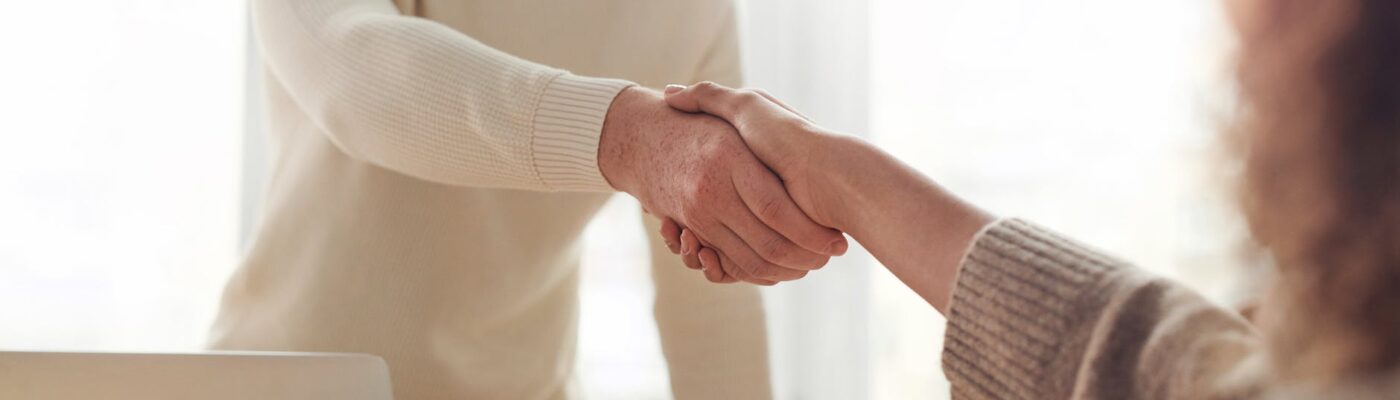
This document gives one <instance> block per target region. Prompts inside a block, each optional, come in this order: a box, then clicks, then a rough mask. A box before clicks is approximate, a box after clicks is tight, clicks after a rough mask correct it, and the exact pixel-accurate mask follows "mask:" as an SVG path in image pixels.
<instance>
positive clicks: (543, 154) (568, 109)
mask: <svg viewBox="0 0 1400 400" xmlns="http://www.w3.org/2000/svg"><path fill="white" fill-rule="evenodd" d="M632 85H634V83H632V82H628V81H623V80H616V79H602V78H589V77H582V76H576V75H572V74H568V73H564V74H561V75H559V76H557V77H555V78H554V80H553V81H551V82H550V83H549V85H548V86H546V87H545V89H544V92H543V94H542V95H541V96H540V103H539V106H538V107H537V108H536V111H535V117H534V133H533V136H532V139H531V144H530V146H531V151H532V152H533V154H534V162H535V170H536V172H538V173H539V177H540V181H542V182H543V183H544V185H545V187H546V188H547V189H549V190H567V191H592V192H610V191H612V190H613V188H612V186H610V185H608V181H607V180H606V179H603V173H602V172H601V171H599V170H598V137H599V136H600V135H602V133H603V120H604V119H605V118H606V117H607V115H608V107H609V106H610V105H611V104H612V101H613V98H614V97H617V94H618V93H620V92H622V89H625V88H627V87H629V86H632Z"/></svg>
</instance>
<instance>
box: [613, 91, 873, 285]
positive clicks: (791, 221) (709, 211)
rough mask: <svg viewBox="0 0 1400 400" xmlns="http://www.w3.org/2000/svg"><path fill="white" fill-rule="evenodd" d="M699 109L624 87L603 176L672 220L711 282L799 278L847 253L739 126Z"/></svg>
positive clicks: (675, 244) (671, 239)
mask: <svg viewBox="0 0 1400 400" xmlns="http://www.w3.org/2000/svg"><path fill="white" fill-rule="evenodd" d="M701 86H705V85H701ZM701 86H697V88H700V87H701ZM714 88H715V89H716V90H718V89H719V88H718V86H715V87H714ZM671 105H675V103H672V104H671ZM694 111H701V110H700V109H685V108H683V107H682V108H679V109H673V108H672V107H671V106H670V105H668V104H667V103H666V101H665V100H663V98H662V95H661V93H657V92H655V91H651V90H647V89H642V88H630V89H627V90H624V91H623V92H622V93H621V94H619V95H618V97H617V99H616V100H614V103H613V105H612V107H610V108H609V111H608V116H607V119H606V120H605V122H604V126H603V135H602V137H601V138H600V141H599V144H598V148H599V151H598V166H599V169H600V170H601V171H602V173H603V175H604V177H605V178H607V179H608V182H609V183H610V184H612V186H613V187H615V188H617V189H618V190H621V191H624V192H627V193H629V194H631V195H633V196H634V197H636V198H637V200H638V201H640V202H641V204H642V206H643V208H644V209H645V210H646V211H647V212H648V213H650V214H653V215H656V216H658V217H660V218H662V219H663V220H664V221H666V229H664V230H665V231H666V232H669V233H672V234H671V235H664V237H665V238H666V241H667V244H668V247H669V248H670V250H671V251H672V252H673V253H677V254H683V255H684V256H683V258H684V260H685V263H686V265H687V266H689V267H691V268H694V269H701V270H704V273H705V276H706V278H707V279H709V280H710V281H714V282H735V281H745V282H750V283H754V284H760V285H772V284H775V283H777V282H779V281H787V280H793V279H798V278H801V277H803V276H805V275H806V274H807V272H808V271H810V270H814V269H817V268H820V267H821V266H823V265H825V264H826V262H827V261H828V259H829V258H830V257H831V256H835V255H841V254H843V253H845V251H846V248H847V243H846V240H845V237H844V236H843V235H842V234H841V232H839V231H836V230H834V229H831V228H828V227H827V226H825V225H823V224H821V223H819V222H817V221H814V220H813V219H812V218H811V216H809V215H808V214H807V213H805V212H804V211H803V208H802V207H800V205H799V203H798V202H797V201H796V199H794V198H793V197H792V196H791V195H790V193H791V192H792V187H791V186H790V185H789V186H786V187H785V186H784V182H783V181H782V180H781V179H780V178H779V177H778V176H777V175H775V174H774V170H771V169H770V167H769V166H770V165H771V164H768V165H765V163H764V162H762V161H760V160H759V157H757V156H755V154H754V151H753V150H751V144H749V143H746V142H745V138H743V137H741V136H740V132H739V131H736V129H735V126H737V125H734V124H733V121H730V122H726V121H724V120H721V119H719V118H717V117H715V116H713V115H706V114H697V113H692V112H694Z"/></svg>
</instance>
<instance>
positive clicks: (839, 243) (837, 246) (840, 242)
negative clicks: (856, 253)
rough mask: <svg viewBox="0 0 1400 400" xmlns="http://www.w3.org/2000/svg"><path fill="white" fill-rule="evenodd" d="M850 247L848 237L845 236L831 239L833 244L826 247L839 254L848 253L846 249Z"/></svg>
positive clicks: (832, 252) (834, 253) (833, 253)
mask: <svg viewBox="0 0 1400 400" xmlns="http://www.w3.org/2000/svg"><path fill="white" fill-rule="evenodd" d="M848 247H850V245H849V244H847V243H846V238H844V237H843V238H840V239H836V240H833V241H831V245H828V246H827V247H826V248H827V249H828V250H830V251H831V254H832V255H837V256H839V255H842V254H846V250H847V248H848Z"/></svg>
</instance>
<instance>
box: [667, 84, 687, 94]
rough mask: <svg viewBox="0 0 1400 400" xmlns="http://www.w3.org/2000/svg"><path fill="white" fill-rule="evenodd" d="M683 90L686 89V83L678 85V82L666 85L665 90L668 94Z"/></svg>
mask: <svg viewBox="0 0 1400 400" xmlns="http://www.w3.org/2000/svg"><path fill="white" fill-rule="evenodd" d="M682 90H685V85H677V84H674V83H673V84H670V85H666V90H665V92H666V94H672V93H675V92H679V91H682Z"/></svg>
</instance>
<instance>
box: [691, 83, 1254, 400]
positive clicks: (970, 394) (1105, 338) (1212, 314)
mask: <svg viewBox="0 0 1400 400" xmlns="http://www.w3.org/2000/svg"><path fill="white" fill-rule="evenodd" d="M668 92H669V93H670V97H668V99H667V100H668V102H669V103H670V104H671V105H672V106H674V107H677V108H679V109H682V110H687V111H703V112H707V113H712V114H715V115H717V116H720V117H721V118H724V119H726V120H728V121H730V123H732V124H734V126H735V127H736V128H738V129H739V131H740V133H741V135H742V136H743V137H744V139H745V141H746V142H748V143H749V145H750V146H751V147H752V148H753V150H754V153H755V154H757V155H759V157H760V158H761V159H763V160H764V162H765V163H768V165H769V167H770V168H773V170H774V171H775V172H778V174H779V176H781V177H783V178H784V181H785V184H786V185H787V187H788V190H789V192H790V193H791V194H792V196H793V199H794V200H796V201H797V202H798V204H799V206H801V207H802V208H803V209H804V211H806V212H807V213H808V214H809V215H812V216H813V219H814V220H816V221H817V222H818V223H823V224H827V225H830V226H832V227H836V228H838V229H841V230H844V231H846V232H848V233H850V234H851V236H852V237H854V238H855V239H856V240H857V241H859V242H860V243H861V244H862V245H864V246H865V247H866V248H867V249H868V250H870V252H871V254H873V255H874V256H875V257H876V258H877V259H879V260H880V261H881V262H882V263H883V264H885V266H886V267H887V268H889V269H890V271H892V272H893V273H894V274H895V275H896V276H898V277H899V278H900V279H901V280H902V281H903V282H904V283H905V284H907V285H908V286H909V287H910V288H911V289H913V290H914V291H915V292H918V293H919V295H921V296H923V298H924V299H925V300H926V301H928V302H929V303H930V304H932V305H933V306H934V307H935V308H937V309H938V310H939V311H940V312H942V313H943V314H944V315H945V316H947V318H948V328H947V335H946V339H945V347H944V353H943V366H944V373H945V374H946V375H947V376H948V379H949V380H950V381H951V382H952V391H953V393H954V397H955V398H995V399H1048V398H1077V399H1122V398H1162V399H1178V398H1183V399H1184V398H1191V399H1216V398H1246V397H1248V396H1251V395H1253V394H1256V393H1257V392H1258V390H1259V388H1260V385H1261V382H1263V379H1264V378H1263V377H1264V376H1266V372H1267V369H1266V368H1264V366H1265V365H1266V363H1265V359H1266V357H1265V352H1264V350H1263V346H1262V344H1261V342H1262V341H1261V339H1260V337H1259V335H1258V334H1257V332H1255V331H1254V329H1253V328H1252V327H1251V326H1250V325H1249V324H1248V323H1246V322H1245V321H1244V320H1243V319H1241V318H1240V317H1239V316H1238V315H1236V314H1234V313H1232V312H1230V311H1228V310H1225V309H1222V308H1220V307H1217V306H1215V305H1213V304H1211V303H1210V302H1208V301H1206V300H1204V299H1203V298H1201V297H1200V296H1198V295H1196V294H1195V293H1193V292H1192V291H1191V290H1189V289H1186V288H1184V287H1182V286H1180V285H1177V284H1175V283H1172V282H1170V281H1168V280H1164V279H1161V278H1157V277H1154V276H1151V275H1150V274H1146V273H1144V272H1142V271H1140V270H1138V269H1136V268H1133V267H1132V266H1130V265H1128V264H1126V263H1123V262H1121V261H1118V260H1115V259H1113V258H1111V257H1107V256H1104V255H1103V254H1101V253H1099V252H1097V251H1094V250H1091V249H1089V248H1087V247H1085V246H1082V245H1080V244H1078V243H1076V242H1074V241H1073V240H1070V239H1068V238H1065V237H1063V236H1060V235H1058V234H1055V233H1052V232H1050V231H1047V230H1045V229H1041V228H1039V227H1036V226H1034V225H1032V224H1029V223H1026V222H1022V221H1018V220H1002V221H998V222H995V223H990V224H989V222H990V221H992V218H991V217H990V216H989V215H988V214H987V213H985V212H983V211H981V210H978V209H977V208H976V207H974V206H971V205H969V204H967V203H966V202H963V201H961V200H958V199H957V198H956V197H954V196H953V195H951V194H950V193H948V192H947V191H946V190H943V189H942V188H940V187H939V186H938V185H936V184H934V183H933V182H932V181H930V180H929V179H928V178H927V177H924V176H923V175H922V174H919V173H918V172H916V171H914V170H912V169H910V168H909V167H908V166H906V165H904V164H903V163H901V162H899V161H898V160H897V159H895V158H893V157H892V156H890V155H889V154H886V153H884V152H883V151H880V150H879V149H877V148H875V147H873V146H871V145H869V144H867V143H865V142H863V141H860V140H858V139H853V138H848V137H842V136H839V135H836V134H833V133H830V132H827V131H824V130H822V129H821V128H820V127H817V126H815V125H813V124H812V123H811V122H810V121H807V120H806V119H805V118H803V117H801V116H800V115H798V114H796V113H794V112H791V111H790V110H789V109H788V108H787V107H786V106H784V105H783V104H782V103H780V102H778V101H776V100H774V99H772V98H771V96H768V95H766V94H764V93H762V92H756V91H736V90H733V89H727V88H723V87H720V86H718V85H713V84H706V85H697V86H694V87H691V88H687V89H684V90H677V89H668Z"/></svg>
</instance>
